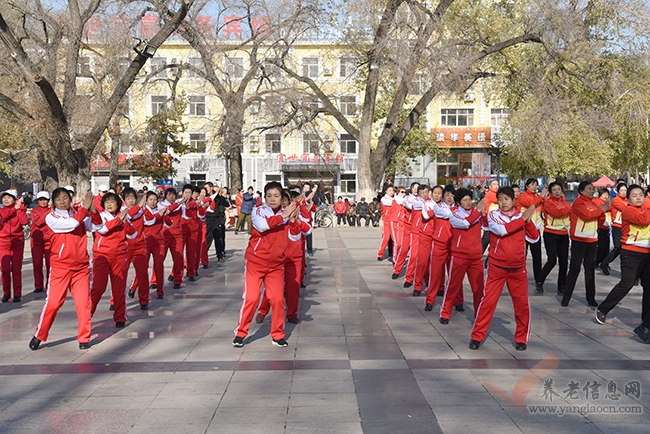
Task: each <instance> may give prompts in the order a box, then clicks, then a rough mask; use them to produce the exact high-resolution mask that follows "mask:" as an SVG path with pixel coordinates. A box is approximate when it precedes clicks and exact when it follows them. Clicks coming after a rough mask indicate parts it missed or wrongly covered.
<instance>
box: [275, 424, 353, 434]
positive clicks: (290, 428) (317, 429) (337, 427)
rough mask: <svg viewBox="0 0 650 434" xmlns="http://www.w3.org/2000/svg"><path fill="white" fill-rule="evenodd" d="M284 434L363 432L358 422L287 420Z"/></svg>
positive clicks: (348, 433) (344, 433)
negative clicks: (318, 422) (321, 422)
mask: <svg viewBox="0 0 650 434" xmlns="http://www.w3.org/2000/svg"><path fill="white" fill-rule="evenodd" d="M284 433H285V434H364V430H363V429H362V427H361V423H360V422H336V421H332V422H328V423H327V424H318V425H315V424H313V423H303V422H287V427H286V430H285V431H284Z"/></svg>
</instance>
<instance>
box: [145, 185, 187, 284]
mask: <svg viewBox="0 0 650 434" xmlns="http://www.w3.org/2000/svg"><path fill="white" fill-rule="evenodd" d="M176 196H177V194H176V190H174V189H173V188H170V189H167V190H166V191H165V200H164V201H162V202H161V205H162V206H163V207H164V208H166V209H167V215H166V216H167V218H166V219H165V221H164V222H163V236H164V238H165V245H164V254H163V261H164V260H165V258H167V252H168V251H171V254H172V261H173V265H172V272H171V274H170V275H169V277H168V278H167V280H168V281H170V282H172V281H173V282H174V289H178V288H180V287H181V283H183V265H184V264H183V229H182V227H181V219H182V217H181V208H180V207H181V205H182V204H183V203H185V202H184V200H183V199H181V200H176ZM152 282H153V280H152ZM155 283H156V284H157V283H158V281H156V282H155Z"/></svg>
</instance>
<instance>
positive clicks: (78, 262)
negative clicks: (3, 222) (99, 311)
mask: <svg viewBox="0 0 650 434" xmlns="http://www.w3.org/2000/svg"><path fill="white" fill-rule="evenodd" d="M52 202H53V204H54V209H53V210H52V211H51V212H50V213H49V214H48V215H47V217H46V221H47V226H48V227H49V228H50V231H51V238H50V242H51V246H52V249H53V251H54V254H53V255H52V257H51V263H52V268H51V269H50V274H49V278H48V284H47V297H46V298H45V306H43V310H42V312H41V316H40V318H39V320H38V325H37V326H36V332H35V333H34V337H33V338H32V340H31V341H30V342H29V348H31V349H32V350H36V349H38V347H39V345H40V344H41V342H45V341H46V340H47V336H48V334H49V332H50V328H51V327H52V323H53V322H54V318H55V317H56V314H57V312H58V311H59V309H60V308H61V306H63V303H64V302H65V297H66V294H67V293H68V288H70V294H71V295H72V299H73V300H74V304H75V309H76V311H77V329H78V331H77V340H78V342H79V349H81V350H85V349H87V348H90V329H91V320H90V317H91V314H90V310H91V302H90V268H89V267H88V263H89V261H90V258H89V257H88V249H87V245H88V237H87V235H86V225H85V224H84V219H85V218H86V217H87V216H88V209H89V208H92V207H93V194H92V192H90V191H89V192H88V193H86V196H85V197H84V198H83V201H82V202H81V207H80V208H78V211H73V209H72V201H71V198H70V194H69V193H68V190H66V189H65V188H57V189H56V190H54V192H52Z"/></svg>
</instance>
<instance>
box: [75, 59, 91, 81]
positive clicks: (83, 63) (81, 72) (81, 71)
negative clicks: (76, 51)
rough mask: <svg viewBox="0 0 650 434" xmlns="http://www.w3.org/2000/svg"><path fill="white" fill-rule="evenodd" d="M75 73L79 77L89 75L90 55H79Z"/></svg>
mask: <svg viewBox="0 0 650 434" xmlns="http://www.w3.org/2000/svg"><path fill="white" fill-rule="evenodd" d="M77 75H78V76H79V77H90V76H91V71H90V56H79V63H78V64H77Z"/></svg>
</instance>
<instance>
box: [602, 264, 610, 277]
mask: <svg viewBox="0 0 650 434" xmlns="http://www.w3.org/2000/svg"><path fill="white" fill-rule="evenodd" d="M600 271H602V272H603V274H604V275H605V276H609V266H607V265H603V264H600Z"/></svg>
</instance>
